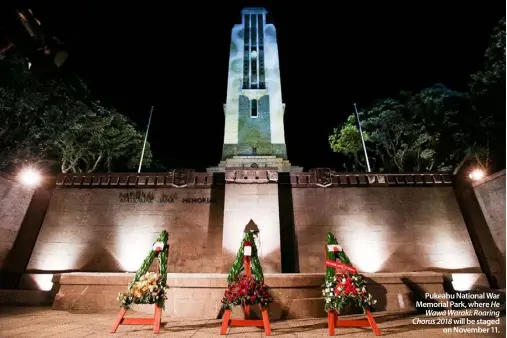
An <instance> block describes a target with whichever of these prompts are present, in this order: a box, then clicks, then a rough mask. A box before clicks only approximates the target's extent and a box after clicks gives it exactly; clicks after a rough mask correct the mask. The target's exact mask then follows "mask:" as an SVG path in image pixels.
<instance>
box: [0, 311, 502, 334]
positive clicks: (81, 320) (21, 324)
mask: <svg viewBox="0 0 507 338" xmlns="http://www.w3.org/2000/svg"><path fill="white" fill-rule="evenodd" d="M116 315H117V313H111V312H108V313H101V314H96V313H93V314H90V313H69V312H65V311H56V310H52V309H51V308H49V307H1V308H0V337H2V338H4V337H5V338H7V337H16V338H23V337H26V338H30V337H37V338H39V337H40V338H43V337H55V338H59V337H69V338H71V337H72V338H73V337H156V336H159V337H175V338H214V337H221V336H220V335H219V330H220V320H182V319H171V318H163V322H162V327H161V332H160V334H159V335H154V334H153V332H152V327H151V326H149V325H141V326H137V325H136V326H133V325H121V326H120V327H119V328H118V331H117V332H116V333H114V334H111V333H109V329H110V328H111V325H112V324H113V322H114V318H115V317H116ZM132 315H135V316H136V317H147V315H146V314H138V313H137V314H133V313H132V314H129V315H128V316H132ZM347 317H349V316H347ZM354 317H356V316H350V318H354ZM375 318H376V321H377V323H378V325H379V327H380V329H381V331H382V335H383V336H388V337H393V338H396V337H424V338H433V337H467V336H468V337H470V338H475V337H505V333H506V326H505V311H503V312H502V315H501V317H500V326H498V331H499V332H498V333H489V334H488V333H482V334H480V333H468V334H467V333H444V332H443V329H444V328H446V327H447V328H452V327H453V326H452V325H438V326H435V325H415V324H413V323H412V322H413V319H414V318H425V319H428V318H430V317H425V316H422V315H415V314H403V313H385V312H384V313H375ZM474 318H476V317H474ZM474 326H475V327H477V325H462V326H459V327H460V328H465V327H474ZM481 327H486V326H481ZM271 328H272V336H273V337H280V338H289V337H290V338H300V337H328V334H327V322H326V319H325V318H318V319H297V320H287V321H279V322H273V323H272V326H271ZM228 336H230V337H237V338H261V337H265V335H264V334H263V331H262V330H261V329H260V328H255V327H246V328H241V327H234V328H231V329H229V331H228ZM336 336H338V337H339V336H346V337H373V333H372V332H371V329H369V328H339V329H337V330H336Z"/></svg>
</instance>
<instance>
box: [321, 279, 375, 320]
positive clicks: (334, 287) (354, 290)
mask: <svg viewBox="0 0 507 338" xmlns="http://www.w3.org/2000/svg"><path fill="white" fill-rule="evenodd" d="M322 295H323V296H324V299H325V301H326V303H325V305H324V309H325V310H326V312H329V311H331V310H334V311H336V312H338V313H340V312H341V310H342V309H343V307H344V306H345V305H352V306H357V307H359V308H361V309H362V308H365V307H370V306H372V305H373V304H375V303H376V301H375V300H374V299H373V298H372V296H371V294H370V293H369V292H368V291H367V289H366V282H365V280H364V278H363V276H361V275H359V274H357V273H356V274H353V273H343V274H340V275H336V276H333V277H332V278H330V280H328V281H326V284H324V288H323V290H322Z"/></svg>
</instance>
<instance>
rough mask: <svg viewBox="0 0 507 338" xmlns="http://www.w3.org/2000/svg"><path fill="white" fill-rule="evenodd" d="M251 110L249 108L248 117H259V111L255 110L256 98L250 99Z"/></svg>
mask: <svg viewBox="0 0 507 338" xmlns="http://www.w3.org/2000/svg"><path fill="white" fill-rule="evenodd" d="M251 102H252V103H251V105H252V107H251V110H250V117H259V113H258V111H257V100H252V101H251Z"/></svg>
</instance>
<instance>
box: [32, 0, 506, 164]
mask: <svg viewBox="0 0 507 338" xmlns="http://www.w3.org/2000/svg"><path fill="white" fill-rule="evenodd" d="M104 3H105V1H100V2H99V1H73V2H68V1H45V4H39V5H37V6H33V7H32V8H33V10H34V14H35V15H36V16H37V17H38V18H39V19H40V20H41V21H42V22H43V23H44V24H46V25H47V26H49V28H50V29H51V33H53V35H55V36H57V37H58V38H60V39H62V40H64V42H65V43H66V44H67V46H68V49H69V51H70V52H71V56H70V57H71V58H69V65H68V67H69V69H72V70H74V71H76V72H77V73H78V74H79V75H81V76H82V77H83V78H85V80H87V82H88V83H89V84H90V88H91V89H92V90H93V92H94V93H95V94H96V95H97V97H99V98H100V99H101V100H102V101H103V102H106V103H111V104H114V105H115V106H117V107H118V108H120V111H121V112H122V113H124V114H125V115H127V116H129V117H131V118H132V119H133V120H134V121H135V122H136V123H137V124H138V125H139V127H140V128H142V129H143V130H144V129H145V127H146V123H147V120H148V115H149V110H150V106H151V105H153V106H155V110H154V115H153V120H152V126H151V130H150V134H149V141H150V142H151V144H152V148H153V150H154V154H155V157H156V158H158V159H159V160H160V161H161V162H162V163H163V164H164V165H165V166H166V167H168V168H175V167H191V168H196V169H199V168H205V167H206V166H214V165H217V164H218V163H219V161H220V157H221V149H222V148H221V145H222V142H223V123H224V113H223V109H222V105H223V104H224V103H225V96H226V88H227V72H228V53H229V45H230V37H231V35H230V34H231V29H232V26H233V25H234V24H238V23H240V22H241V19H240V11H241V9H242V8H243V7H246V6H255V7H265V8H266V9H268V11H270V12H271V17H272V20H273V21H272V22H273V23H274V24H275V26H276V28H277V34H278V43H279V52H280V71H281V76H282V96H283V100H284V102H285V103H286V107H287V108H286V111H285V135H286V143H287V147H288V155H289V160H290V161H291V162H292V164H293V165H302V166H305V167H306V168H308V167H315V166H328V167H334V168H341V167H342V161H341V159H340V158H339V157H338V156H336V155H334V154H333V153H332V152H331V151H330V149H329V146H328V143H327V137H328V135H329V133H331V131H332V129H333V127H335V126H336V125H337V124H339V123H340V122H343V121H344V120H345V118H346V117H347V116H348V115H349V114H350V113H352V112H353V103H354V102H357V105H358V107H359V108H364V107H366V106H367V105H368V104H369V103H371V102H372V101H373V100H375V99H378V98H385V97H388V96H391V95H396V94H397V93H398V92H399V91H400V90H402V89H404V90H420V89H422V88H424V87H428V86H431V85H432V84H434V83H437V82H441V83H444V84H445V85H447V86H448V87H450V88H452V89H454V90H459V91H465V90H466V89H467V82H468V80H469V76H470V74H471V73H473V72H475V71H476V70H478V69H480V68H481V67H482V65H483V63H484V58H483V55H484V52H485V49H486V47H487V44H488V38H489V35H490V33H491V31H492V29H493V27H494V26H495V25H496V24H497V22H498V21H499V20H500V18H501V17H502V16H504V15H505V3H503V2H502V1H471V2H457V1H454V2H447V1H446V2H442V1H438V2H437V1H435V2H431V1H424V2H423V1H419V2H414V1H406V2H400V4H401V6H400V5H395V4H391V5H387V4H386V3H387V2H385V1H384V2H331V1H312V2H311V4H312V7H303V6H302V4H304V2H300V3H299V4H301V5H299V4H297V2H295V1H291V2H289V1H276V5H273V4H271V3H267V2H262V1H250V2H244V1H213V2H211V1H202V2H192V1H185V2H182V3H179V2H155V1H151V2H149V1H135V2H125V1H123V2H114V3H116V4H117V5H114V6H113V5H112V4H111V5H107V6H109V7H105V5H104ZM212 3H213V4H212ZM273 3H274V1H273ZM289 3H291V4H292V5H289ZM453 4H454V5H453ZM331 5H332V6H331Z"/></svg>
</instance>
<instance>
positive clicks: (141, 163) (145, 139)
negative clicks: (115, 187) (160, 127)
mask: <svg viewBox="0 0 507 338" xmlns="http://www.w3.org/2000/svg"><path fill="white" fill-rule="evenodd" d="M152 114H153V106H151V110H150V117H149V118H148V127H147V128H146V135H144V143H143V151H142V152H141V161H139V169H138V170H137V173H138V174H139V173H141V166H142V165H143V158H144V150H145V149H146V141H148V131H150V124H151V115H152Z"/></svg>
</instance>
